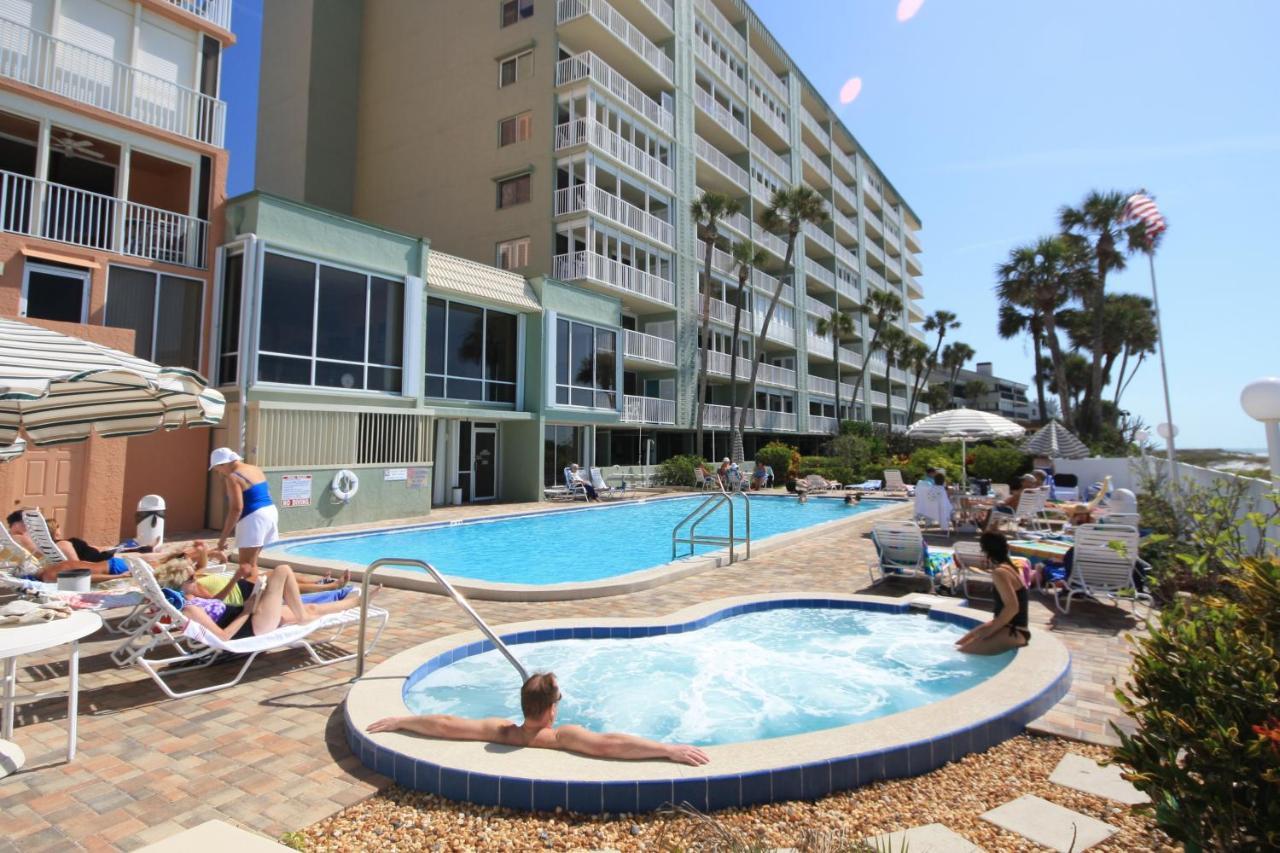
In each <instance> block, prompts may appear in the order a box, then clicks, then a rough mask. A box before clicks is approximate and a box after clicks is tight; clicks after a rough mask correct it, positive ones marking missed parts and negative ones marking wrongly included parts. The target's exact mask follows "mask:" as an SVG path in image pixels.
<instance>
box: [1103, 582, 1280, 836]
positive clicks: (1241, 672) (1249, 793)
mask: <svg viewBox="0 0 1280 853" xmlns="http://www.w3.org/2000/svg"><path fill="white" fill-rule="evenodd" d="M1138 636H1139V637H1141V635H1138ZM1136 645H1137V654H1136V655H1135V657H1134V661H1133V668H1132V685H1131V688H1130V693H1131V695H1127V694H1126V693H1125V691H1123V690H1117V691H1116V698H1117V700H1118V701H1119V702H1120V704H1121V705H1122V706H1123V707H1124V709H1125V712H1126V713H1127V714H1128V715H1129V716H1130V717H1132V718H1133V719H1134V720H1135V721H1136V722H1137V724H1138V729H1137V731H1136V733H1134V734H1133V735H1126V734H1124V733H1123V732H1119V734H1120V741H1121V745H1120V748H1119V749H1118V750H1117V751H1116V758H1117V760H1119V761H1120V762H1122V763H1124V764H1127V765H1128V766H1130V767H1132V768H1133V773H1132V774H1131V775H1129V776H1128V778H1129V779H1130V780H1131V781H1132V782H1133V783H1134V785H1136V786H1137V788H1138V789H1139V790H1141V791H1143V792H1144V793H1146V794H1147V795H1148V796H1149V797H1151V801H1152V802H1151V805H1150V806H1149V807H1148V809H1149V810H1150V811H1151V812H1152V813H1153V814H1154V816H1155V819H1156V822H1157V824H1158V825H1159V826H1160V828H1161V829H1163V830H1164V831H1165V832H1167V833H1168V834H1169V835H1170V836H1171V837H1172V838H1174V839H1175V840H1177V841H1180V842H1182V843H1183V844H1184V845H1185V846H1186V848H1187V849H1188V850H1220V851H1226V850H1261V849H1275V848H1276V847H1278V846H1280V719H1277V716H1280V710H1278V709H1280V686H1278V679H1280V659H1278V658H1277V650H1278V649H1280V562H1277V561H1276V560H1274V559H1269V560H1257V559H1254V558H1251V557H1250V558H1245V559H1244V560H1243V561H1242V562H1241V564H1240V566H1239V567H1238V572H1237V573H1234V574H1232V575H1230V576H1227V577H1226V578H1225V579H1224V583H1223V586H1222V594H1220V595H1219V594H1215V595H1207V596H1178V597H1176V598H1175V600H1174V601H1173V603H1172V604H1170V605H1169V606H1167V607H1165V608H1164V609H1163V610H1162V611H1161V613H1160V620H1159V626H1158V627H1155V628H1153V629H1152V630H1151V632H1150V634H1149V635H1148V636H1146V637H1141V638H1140V639H1138V640H1137V641H1136Z"/></svg>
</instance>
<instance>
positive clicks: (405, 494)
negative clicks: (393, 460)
mask: <svg viewBox="0 0 1280 853" xmlns="http://www.w3.org/2000/svg"><path fill="white" fill-rule="evenodd" d="M417 467H419V468H426V469H427V477H426V480H425V482H424V483H423V485H422V487H421V488H416V489H411V488H409V481H408V480H387V479H385V471H386V468H385V467H383V466H381V465H378V466H371V467H360V468H353V469H352V470H353V471H355V473H356V476H358V477H359V478H360V489H359V491H358V492H356V495H355V497H353V498H352V499H351V501H350V502H349V503H346V504H343V503H339V502H338V501H337V500H336V499H335V498H334V497H333V493H332V492H331V491H330V490H329V484H330V483H331V482H333V476H334V475H335V474H337V473H338V469H337V468H299V469H297V470H271V471H268V472H267V479H268V480H269V481H270V483H271V496H272V497H273V498H274V499H275V502H276V505H277V506H278V507H279V512H280V532H281V533H291V532H294V531H298V530H314V529H321V528H325V527H338V526H339V525H344V524H363V523H367V522H373V521H386V520H389V519H396V518H410V517H413V516H425V515H427V514H428V513H429V512H430V511H431V466H430V465H420V466H417ZM287 474H309V475H311V505H310V506H302V507H287V506H283V505H282V501H283V497H282V496H283V491H282V488H283V486H282V484H283V478H284V476H285V475H287Z"/></svg>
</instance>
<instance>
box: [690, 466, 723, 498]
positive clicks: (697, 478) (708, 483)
mask: <svg viewBox="0 0 1280 853" xmlns="http://www.w3.org/2000/svg"><path fill="white" fill-rule="evenodd" d="M693 484H694V486H695V487H696V488H697V489H698V490H699V491H703V492H705V491H707V490H708V489H714V490H716V491H719V490H720V485H719V480H718V479H717V478H716V475H715V474H710V475H708V474H704V473H702V468H701V467H698V468H694V469H693Z"/></svg>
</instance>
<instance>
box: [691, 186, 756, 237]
mask: <svg viewBox="0 0 1280 853" xmlns="http://www.w3.org/2000/svg"><path fill="white" fill-rule="evenodd" d="M704 192H706V191H705V190H703V189H702V188H701V187H699V188H698V196H699V197H701V196H702V194H703V193H704ZM720 221H721V222H722V223H723V224H724V226H725V227H726V228H730V229H732V230H733V232H734V233H735V234H737V235H738V237H739V238H741V239H743V240H750V239H751V220H750V219H747V217H746V216H745V215H744V214H741V213H735V214H734V215H733V216H725V217H722V218H721V220H720Z"/></svg>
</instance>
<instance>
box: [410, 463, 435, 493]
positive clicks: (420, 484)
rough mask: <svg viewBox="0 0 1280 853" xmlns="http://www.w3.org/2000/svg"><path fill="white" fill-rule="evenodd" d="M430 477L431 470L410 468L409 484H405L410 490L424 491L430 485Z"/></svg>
mask: <svg viewBox="0 0 1280 853" xmlns="http://www.w3.org/2000/svg"><path fill="white" fill-rule="evenodd" d="M430 475H431V469H430V468H410V469H409V470H408V480H409V482H407V483H405V485H406V486H407V487H408V488H410V489H424V488H426V487H427V486H428V485H429V482H428V481H429V480H430Z"/></svg>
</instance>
